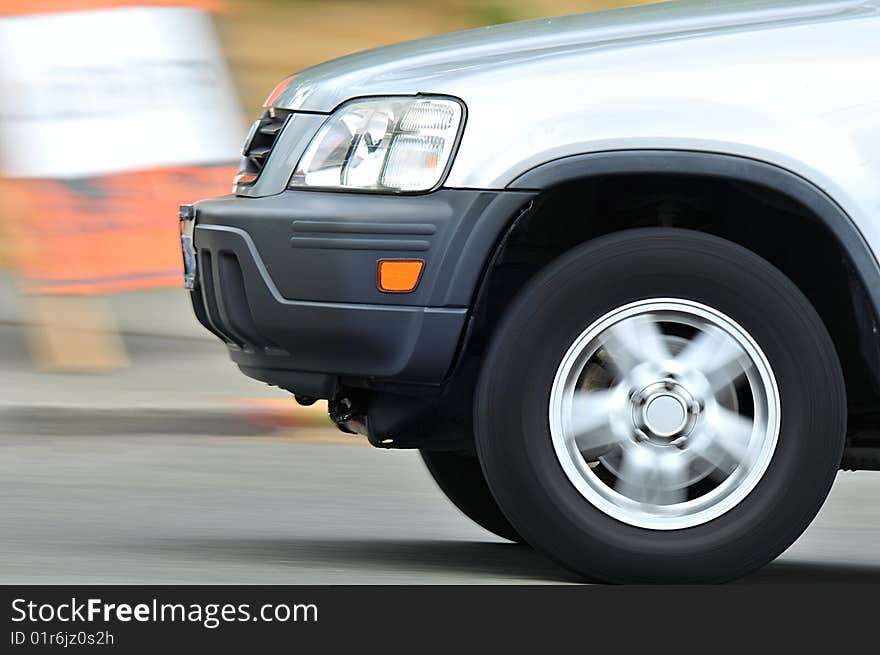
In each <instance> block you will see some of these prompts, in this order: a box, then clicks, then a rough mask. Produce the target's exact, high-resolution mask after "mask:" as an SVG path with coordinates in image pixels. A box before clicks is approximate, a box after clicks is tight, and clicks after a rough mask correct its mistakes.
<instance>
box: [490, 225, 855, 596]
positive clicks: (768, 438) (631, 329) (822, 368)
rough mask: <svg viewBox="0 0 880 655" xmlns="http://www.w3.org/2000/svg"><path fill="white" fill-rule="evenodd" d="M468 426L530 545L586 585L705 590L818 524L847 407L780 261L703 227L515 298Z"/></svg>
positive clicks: (628, 244) (553, 271)
mask: <svg viewBox="0 0 880 655" xmlns="http://www.w3.org/2000/svg"><path fill="white" fill-rule="evenodd" d="M511 408H518V410H517V411H511ZM475 420H476V424H477V446H478V452H479V456H480V460H481V463H482V465H483V468H484V471H485V474H486V478H487V481H488V483H489V485H490V487H491V489H492V491H493V493H494V495H495V498H496V499H497V500H498V503H499V504H500V506H501V507H502V508H503V510H504V513H505V515H506V516H507V517H508V518H509V520H510V522H511V524H512V525H513V526H514V527H515V528H516V529H517V530H518V531H519V533H520V534H522V535H523V537H524V538H525V539H526V540H527V541H528V542H529V543H530V544H532V545H533V546H535V547H536V548H538V549H539V550H542V551H544V552H546V553H547V554H549V555H551V556H552V557H555V558H556V559H557V560H559V561H560V562H561V563H563V564H564V565H566V566H568V567H569V568H571V569H573V570H575V571H577V572H579V573H581V574H582V575H584V576H587V577H589V578H594V579H600V580H606V581H616V582H625V581H638V582H715V581H722V580H728V579H731V578H735V577H738V576H741V575H744V574H745V573H748V572H750V571H752V570H755V569H757V568H759V567H760V566H762V565H764V564H765V563H767V562H768V561H770V560H771V559H773V558H774V557H776V556H777V555H779V554H780V553H781V552H782V551H783V550H784V549H786V548H787V547H788V546H789V545H790V544H791V543H792V542H793V541H794V540H795V539H796V538H797V537H798V536H799V535H800V534H801V532H802V531H803V530H804V529H805V528H806V526H807V525H808V524H809V522H810V521H811V520H812V518H813V517H814V516H815V514H816V512H817V511H818V510H819V508H820V506H821V505H822V503H823V501H824V499H825V497H826V496H827V493H828V491H829V489H830V486H831V484H832V482H833V480H834V476H835V474H836V472H837V469H838V466H839V463H840V457H841V452H842V448H843V437H844V430H845V421H846V402H845V393H844V386H843V376H842V373H841V370H840V364H839V362H838V360H837V356H836V353H835V350H834V346H833V344H832V342H831V340H830V338H829V336H828V333H827V331H826V330H825V327H824V325H823V324H822V322H821V319H820V318H819V316H818V315H817V314H816V312H815V310H814V309H813V308H812V306H811V305H810V303H809V302H808V301H807V299H806V298H805V297H804V296H803V294H802V293H801V292H800V291H799V290H798V289H797V287H795V286H794V284H792V282H791V281H790V280H788V278H786V277H785V276H784V275H783V274H782V273H781V272H780V271H778V270H777V269H775V268H774V267H773V266H771V265H770V264H769V263H768V262H766V261H764V260H763V259H761V258H760V257H758V256H757V255H755V254H754V253H752V252H750V251H748V250H745V249H743V248H741V247H740V246H738V245H736V244H733V243H731V242H729V241H725V240H723V239H720V238H717V237H712V236H709V235H705V234H701V233H696V232H689V231H685V230H676V229H645V230H630V231H626V232H621V233H617V234H614V235H611V236H609V237H605V238H602V239H599V240H596V241H594V242H591V243H589V244H586V245H584V246H582V247H580V248H577V249H575V250H574V251H572V252H570V253H568V254H566V255H564V256H563V257H561V258H560V259H559V260H557V261H556V262H554V263H552V264H551V265H550V266H549V267H548V268H547V269H546V270H545V271H543V272H542V273H541V274H539V275H538V276H537V277H536V278H535V279H534V280H533V281H532V282H531V283H530V284H529V285H528V287H527V288H526V289H524V290H523V292H522V293H521V294H520V296H519V297H518V298H517V300H516V301H515V302H514V305H513V306H512V307H511V309H510V311H509V312H508V314H507V315H506V317H505V318H504V320H503V321H502V324H501V326H500V327H499V329H498V331H497V333H496V335H495V336H494V340H493V343H492V345H491V348H490V352H489V354H488V356H487V359H486V361H485V362H484V367H483V371H482V373H481V378H480V383H479V387H478V392H477V400H476V404H475Z"/></svg>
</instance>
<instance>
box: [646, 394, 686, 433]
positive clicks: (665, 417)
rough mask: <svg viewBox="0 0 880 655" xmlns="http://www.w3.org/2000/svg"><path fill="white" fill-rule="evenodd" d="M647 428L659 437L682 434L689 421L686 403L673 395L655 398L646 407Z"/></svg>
mask: <svg viewBox="0 0 880 655" xmlns="http://www.w3.org/2000/svg"><path fill="white" fill-rule="evenodd" d="M644 416H645V427H647V428H648V429H649V430H650V431H651V432H653V433H654V434H656V435H657V436H658V437H672V436H674V435H676V434H678V433H679V432H681V431H682V430H683V429H684V427H685V424H686V423H687V419H688V410H687V407H686V406H685V404H684V402H683V401H682V400H681V399H680V398H678V397H677V396H674V395H672V394H660V395H657V396H654V397H653V398H652V399H651V400H650V401H649V402H648V405H647V406H646V407H645V414H644Z"/></svg>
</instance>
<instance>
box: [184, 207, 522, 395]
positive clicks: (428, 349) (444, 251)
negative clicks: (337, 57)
mask: <svg viewBox="0 0 880 655" xmlns="http://www.w3.org/2000/svg"><path fill="white" fill-rule="evenodd" d="M530 197H531V196H530V194H528V193H522V192H483V191H470V190H442V191H438V192H436V193H433V194H428V195H425V196H406V197H403V196H402V197H392V196H378V195H377V196H370V195H364V194H346V193H318V192H307V191H287V192H285V193H282V194H279V195H277V196H271V197H268V198H240V197H232V196H228V197H223V198H215V199H210V200H205V201H202V202H199V203H196V205H195V207H194V213H195V221H196V223H195V230H194V236H193V243H194V246H195V248H196V251H197V263H198V266H197V275H196V286H195V289H194V290H193V291H192V292H191V297H192V301H193V308H194V310H195V313H196V316H197V317H198V319H199V321H200V322H201V323H202V324H203V325H204V326H205V327H207V328H208V329H209V330H211V331H212V332H214V334H216V335H217V336H218V337H220V338H221V339H223V340H224V341H225V342H226V343H227V345H228V346H229V349H230V354H231V356H232V359H233V360H234V361H235V362H236V363H237V364H238V365H239V366H240V367H241V369H242V371H244V372H245V373H246V374H248V375H250V376H251V377H254V378H257V379H259V380H263V381H264V382H268V383H269V384H274V385H278V386H281V387H284V388H286V389H289V390H291V391H293V392H294V393H297V394H301V395H307V396H314V397H318V398H330V397H333V395H334V394H335V393H336V391H337V389H338V387H339V385H340V384H341V383H344V384H353V385H356V386H357V385H359V384H363V383H365V382H366V381H370V380H382V381H392V382H398V383H415V384H422V385H424V384H429V385H431V384H439V383H440V382H442V381H443V379H444V377H445V376H446V375H447V373H448V371H449V369H450V366H451V365H452V363H453V361H454V360H455V354H456V351H457V348H458V346H459V341H460V339H461V336H462V333H463V329H464V326H465V321H466V318H467V314H468V306H469V304H470V302H471V298H472V296H473V293H474V291H475V289H476V286H477V284H478V282H479V279H480V276H481V275H482V272H483V268H484V266H485V263H486V260H487V257H488V256H489V253H490V252H491V251H492V248H493V247H494V245H495V243H496V240H497V237H498V235H499V233H500V232H501V230H502V229H503V226H504V225H506V224H507V222H508V220H509V219H510V218H511V217H512V216H514V215H515V214H516V212H517V210H518V209H519V208H520V207H521V206H523V204H525V203H527V202H528V200H529V198H530ZM478 219H479V220H478ZM394 258H405V259H421V260H424V262H425V269H424V272H423V274H422V277H421V279H420V282H419V285H418V287H417V288H416V290H415V291H414V292H412V293H408V294H386V293H383V292H381V291H379V290H378V288H377V284H376V270H377V262H378V260H379V259H394Z"/></svg>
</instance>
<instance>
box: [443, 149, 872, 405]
mask: <svg viewBox="0 0 880 655" xmlns="http://www.w3.org/2000/svg"><path fill="white" fill-rule="evenodd" d="M659 177H663V178H666V179H672V178H676V179H683V180H697V179H699V180H705V181H707V182H711V183H715V182H725V183H731V184H743V185H749V186H750V187H754V188H760V189H764V190H766V191H767V192H769V193H772V194H775V195H778V196H779V197H782V198H785V199H787V201H789V202H790V203H792V205H793V206H797V207H799V208H800V209H801V210H802V211H803V213H804V215H807V214H809V216H810V217H812V218H814V219H815V221H816V222H817V224H818V225H820V226H821V228H822V229H823V230H824V231H825V232H826V233H827V234H828V235H830V236H831V237H833V239H834V243H835V247H836V248H837V249H838V250H839V252H840V253H841V254H842V259H845V263H841V266H842V267H843V268H844V269H845V277H846V279H847V280H848V282H849V285H850V286H851V288H847V289H845V291H846V292H847V294H848V295H849V294H852V296H853V299H851V301H852V303H853V312H854V315H855V318H854V319H853V320H854V321H855V324H856V327H857V331H858V337H853V335H852V333H851V332H850V333H849V334H850V337H851V338H854V340H855V341H857V342H858V343H857V344H856V345H853V346H852V348H853V349H855V350H856V351H857V352H856V353H855V354H854V355H853V354H852V353H850V354H849V356H848V358H849V359H850V360H851V361H855V366H856V367H859V366H864V368H865V369H866V371H865V373H866V374H867V376H868V377H869V378H870V379H869V382H870V386H871V387H872V388H873V391H872V399H874V398H880V396H878V391H880V345H878V339H877V325H878V316H880V266H878V262H877V259H876V257H875V255H874V253H873V252H872V250H871V248H870V246H869V245H868V243H867V241H866V240H865V238H864V236H863V235H862V233H861V231H860V230H859V228H858V226H857V225H856V224H855V223H854V221H853V220H852V219H851V217H850V216H849V215H848V214H847V213H846V211H844V209H843V208H842V207H841V206H840V205H839V204H838V203H837V202H835V200H834V199H833V198H832V197H830V196H829V195H828V194H827V193H826V192H825V191H824V190H823V189H821V188H820V187H818V186H817V185H815V184H813V183H812V182H811V181H810V180H808V179H805V178H804V177H802V176H800V175H798V174H796V173H793V172H791V171H789V170H787V169H785V168H783V167H780V166H777V165H775V164H771V163H768V162H765V161H760V160H756V159H751V158H747V157H742V156H738V155H729V154H723V153H713V152H703V151H683V150H622V151H606V152H595V153H587V154H581V155H573V156H567V157H563V158H560V159H556V160H552V161H548V162H545V163H543V164H541V165H539V166H536V167H534V168H532V169H531V170H529V171H527V172H525V173H523V174H521V175H520V176H519V177H517V178H516V179H515V180H513V181H512V182H511V183H510V184H509V185H508V187H507V188H508V189H509V190H513V191H523V192H526V191H528V192H533V193H535V194H536V196H535V199H534V201H533V203H532V206H531V208H530V209H529V210H528V211H525V212H522V213H520V214H519V215H517V216H516V217H513V218H511V220H510V221H509V222H508V224H507V225H506V226H505V228H504V229H503V231H502V234H501V235H499V238H498V240H497V241H496V246H495V248H494V250H493V251H492V252H491V253H490V256H489V258H488V260H487V264H486V270H485V272H484V275H483V277H482V279H481V281H480V284H479V286H478V288H477V290H476V292H475V295H474V300H473V303H472V320H471V323H470V325H469V328H468V331H467V334H466V335H465V337H464V341H463V347H462V349H461V351H460V352H461V353H462V360H460V363H461V362H463V361H464V360H465V359H466V358H467V357H468V355H469V354H471V355H474V354H476V355H477V356H478V357H479V356H480V354H481V353H482V351H483V349H484V343H485V342H487V341H488V338H489V337H490V335H491V331H492V329H493V327H492V326H491V325H490V326H488V327H487V325H486V322H487V321H491V320H493V319H487V318H486V317H487V316H491V315H493V314H497V313H498V312H499V311H500V310H501V309H503V308H502V307H499V306H498V304H497V303H496V305H495V307H493V306H492V305H493V302H492V300H493V299H492V296H493V293H492V284H493V278H494V274H495V271H496V270H497V267H498V266H499V264H500V263H502V262H503V261H504V260H505V258H508V259H510V254H509V253H510V251H511V250H512V249H513V248H512V245H513V243H514V242H515V237H516V233H517V231H518V230H521V229H522V226H523V225H524V224H528V223H529V221H530V220H532V219H533V218H534V216H535V214H536V212H538V211H540V206H541V203H542V201H543V199H545V198H547V197H548V196H550V195H551V194H553V193H554V192H556V191H559V190H560V189H563V188H566V187H571V186H572V185H583V184H589V183H590V182H591V181H596V180H607V179H615V178H617V179H633V178H638V179H646V178H659ZM627 227H632V226H631V225H626V224H623V225H619V226H617V227H616V228H614V229H610V231H619V230H623V229H627ZM599 234H601V232H599V233H597V234H593V235H592V236H598V235H599ZM592 236H591V237H589V238H592ZM722 236H728V235H722ZM728 238H730V236H728ZM584 240H587V239H582V240H581V241H580V242H583V241H584ZM733 240H736V239H735V238H734V239H733ZM572 245H576V243H575V244H572ZM744 245H745V244H744ZM759 254H761V253H759ZM771 262H772V258H771ZM773 263H774V264H775V263H776V262H773ZM780 268H782V270H783V272H786V273H788V272H787V271H785V268H784V267H780ZM533 273H534V271H533V272H532V274H533ZM528 277H529V276H525V277H523V279H521V280H520V281H519V284H520V285H522V284H524V283H525V282H526V281H527V278H528ZM829 284H830V283H829ZM835 293H839V289H838V290H837V291H836V292H835ZM807 295H808V297H809V295H810V294H807ZM508 300H509V299H508ZM812 300H814V299H813V298H811V301H812ZM859 304H861V305H863V306H861V307H859V306H858V305H859ZM817 309H818V308H817ZM829 312H830V313H833V311H831V310H829V311H828V312H826V315H823V320H824V319H826V316H827V315H828V314H829ZM820 314H822V311H820ZM850 322H851V323H852V322H853V321H852V320H851V321H850ZM850 329H851V325H847V326H844V327H841V328H838V329H837V332H838V337H837V338H836V339H835V342H836V345H838V346H839V345H840V344H838V343H837V341H838V339H840V338H842V337H841V336H840V335H845V334H846V333H847V331H848V330H850ZM829 330H830V331H832V333H833V332H834V330H831V329H830V328H829ZM834 336H835V335H834V334H832V337H833V338H834ZM844 359H845V357H843V356H842V357H841V360H842V361H843V360H844ZM859 360H861V362H862V363H861V364H859ZM457 368H458V367H457ZM859 375H862V373H861V372H860V373H859ZM860 382H861V380H860ZM860 402H861V401H860Z"/></svg>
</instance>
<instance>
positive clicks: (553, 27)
mask: <svg viewBox="0 0 880 655" xmlns="http://www.w3.org/2000/svg"><path fill="white" fill-rule="evenodd" d="M876 8H877V2H876V0H861V1H859V0H850V1H839V2H828V1H824V2H804V0H791V1H782V2H780V1H778V0H776V1H768V0H731V1H729V2H724V3H712V2H704V1H692V0H685V1H678V2H662V3H657V4H651V5H641V6H637V7H630V8H626V9H618V10H612V11H602V12H592V13H586V14H577V15H572V16H563V17H560V18H547V19H541V20H532V21H523V22H518V23H508V24H505V25H496V26H492V27H485V28H480V29H474V30H467V31H464V32H455V33H452V34H444V35H441V36H435V37H430V38H427V39H420V40H417V41H408V42H405V43H399V44H396V45H392V46H387V47H384V48H377V49H375V50H368V51H365V52H361V53H357V54H353V55H349V56H346V57H342V58H340V59H335V60H332V61H328V62H326V63H323V64H319V65H318V66H314V67H312V68H308V69H306V70H304V71H301V72H300V73H298V74H296V75H295V76H292V77H291V78H289V79H288V80H287V81H285V82H284V83H282V85H280V86H279V88H278V89H276V92H275V93H273V95H272V100H271V104H272V106H275V107H280V108H284V109H291V110H300V111H315V112H329V111H332V110H333V109H334V108H335V107H336V106H337V105H339V104H340V103H341V102H344V101H345V100H347V99H349V98H354V97H358V96H366V95H394V94H415V93H450V94H453V95H454V94H455V92H456V89H457V87H459V86H460V85H459V84H457V83H458V82H461V81H462V80H465V79H468V80H472V78H474V77H475V76H477V77H478V76H491V75H492V72H493V71H497V70H498V69H499V68H510V67H515V66H517V65H518V64H521V63H524V62H528V61H532V60H535V59H537V58H542V59H545V58H549V57H554V56H564V55H566V54H572V53H574V52H577V53H583V52H589V51H591V50H601V51H603V52H607V51H608V50H609V49H614V48H618V49H620V48H628V47H633V46H636V45H639V44H642V43H644V42H646V41H659V40H670V39H693V38H705V37H706V36H711V35H712V34H714V33H723V34H729V33H731V32H736V31H744V30H751V29H761V28H766V27H775V26H779V25H784V24H787V23H801V22H804V21H821V20H833V19H836V18H846V17H849V16H852V15H857V14H860V13H862V12H864V11H873V10H876ZM465 100H466V99H465Z"/></svg>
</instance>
